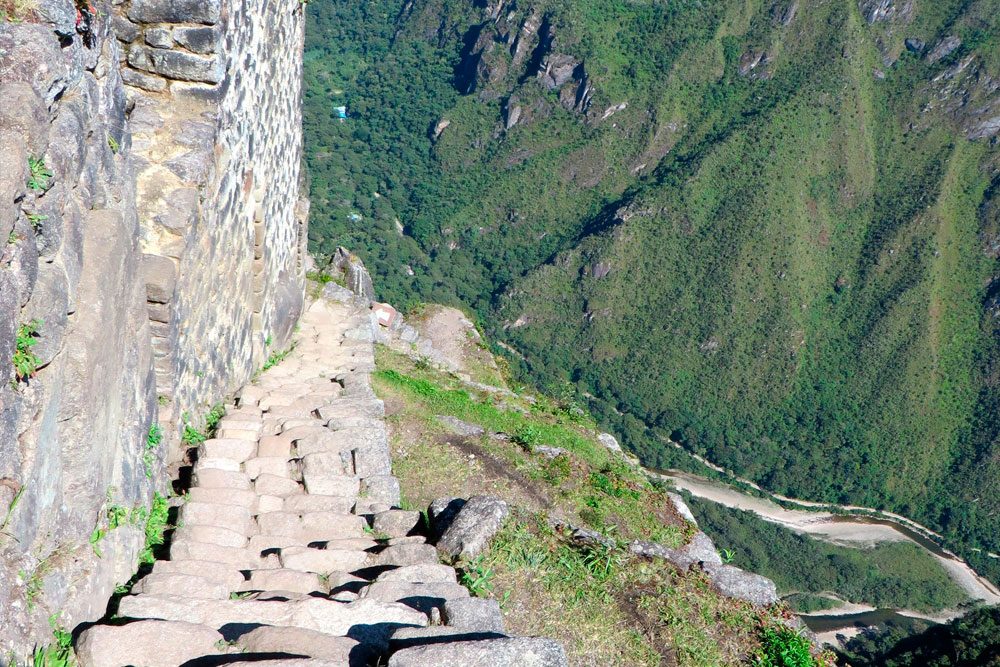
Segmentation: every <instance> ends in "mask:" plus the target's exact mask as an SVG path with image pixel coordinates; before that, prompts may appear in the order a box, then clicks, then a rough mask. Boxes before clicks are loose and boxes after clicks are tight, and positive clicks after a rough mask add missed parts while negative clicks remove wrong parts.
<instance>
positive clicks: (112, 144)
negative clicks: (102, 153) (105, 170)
mask: <svg viewBox="0 0 1000 667" xmlns="http://www.w3.org/2000/svg"><path fill="white" fill-rule="evenodd" d="M108 148H110V149H111V152H112V153H114V154H115V155H117V154H118V151H119V150H121V146H119V145H118V140H117V139H115V138H114V137H113V136H111V135H110V134H109V135H108Z"/></svg>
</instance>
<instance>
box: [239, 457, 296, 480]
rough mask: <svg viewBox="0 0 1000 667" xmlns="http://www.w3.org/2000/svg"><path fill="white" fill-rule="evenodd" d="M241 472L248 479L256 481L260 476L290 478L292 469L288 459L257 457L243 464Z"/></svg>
mask: <svg viewBox="0 0 1000 667" xmlns="http://www.w3.org/2000/svg"><path fill="white" fill-rule="evenodd" d="M243 470H244V471H245V472H246V474H247V477H249V478H250V479H257V478H258V477H260V476H261V475H274V476H275V477H289V478H290V477H291V476H292V469H291V465H290V464H289V462H288V459H287V458H285V457H282V456H258V457H256V458H252V459H248V460H246V461H244V462H243Z"/></svg>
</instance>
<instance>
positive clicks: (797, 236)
mask: <svg viewBox="0 0 1000 667" xmlns="http://www.w3.org/2000/svg"><path fill="white" fill-rule="evenodd" d="M309 11H310V20H311V25H310V26H309V30H308V31H307V34H308V37H307V53H306V61H307V62H306V84H307V90H306V102H305V104H306V135H307V147H308V163H309V169H310V172H311V177H312V197H313V203H314V207H313V211H314V214H313V219H312V223H311V231H310V233H311V236H312V238H311V241H312V244H313V249H314V252H317V253H324V252H331V251H332V249H333V247H334V246H335V245H337V244H348V245H350V246H351V247H352V248H354V249H356V250H357V251H358V253H359V254H360V255H362V257H363V259H364V260H365V262H366V263H367V264H368V266H369V267H371V268H372V269H373V270H374V271H377V272H378V274H379V275H380V280H379V281H378V282H379V284H380V289H381V292H382V294H381V295H382V296H383V297H384V298H386V299H388V300H391V301H393V302H394V303H396V304H398V305H405V304H412V303H415V302H418V301H434V302H441V303H451V304H464V305H465V306H466V307H467V308H468V309H470V310H473V311H474V312H475V313H477V314H478V316H479V317H480V319H481V321H482V322H483V324H484V325H485V326H487V328H489V329H491V330H492V333H493V334H494V335H495V336H497V337H499V338H502V339H504V340H505V341H506V342H507V343H509V344H510V345H512V346H513V348H514V349H516V350H517V353H518V356H514V355H511V356H510V358H511V361H512V362H513V363H515V365H518V366H519V367H520V369H521V370H522V371H523V372H524V373H525V374H526V377H530V378H532V379H533V381H535V382H536V383H538V384H540V385H546V386H550V387H558V388H560V389H561V390H563V391H568V392H572V393H575V394H577V395H580V396H587V397H589V398H590V399H591V406H590V407H591V410H592V411H593V412H594V413H595V414H597V415H598V416H599V418H600V419H602V421H604V422H605V424H606V425H607V426H609V427H611V428H613V429H614V430H615V431H616V432H617V433H618V434H619V435H621V436H622V438H623V439H624V441H625V443H626V444H627V445H628V446H629V447H630V448H631V449H632V450H634V451H635V452H637V453H638V454H640V455H641V456H642V458H643V459H644V461H645V462H646V463H647V464H649V465H660V466H667V465H678V461H679V459H677V458H676V457H677V456H678V454H677V453H676V450H674V448H672V447H670V446H669V445H666V444H664V441H665V440H666V439H673V440H675V441H677V442H679V443H681V444H682V445H683V446H684V447H685V448H687V449H688V450H689V451H693V452H696V453H699V454H702V455H704V456H706V457H707V458H709V459H710V460H712V461H713V462H715V463H718V464H719V465H722V466H724V467H726V468H729V469H731V470H733V471H735V472H737V473H739V474H741V475H743V476H746V477H749V478H752V479H753V480H755V481H758V482H759V483H761V484H762V485H764V486H765V487H767V488H768V489H770V490H773V491H776V492H780V493H784V494H788V495H792V496H796V497H800V498H808V499H813V500H824V501H831V502H841V503H851V504H856V505H866V506H872V507H884V508H887V509H890V510H893V511H896V512H901V513H903V514H906V515H908V516H910V517H911V518H914V519H917V520H919V521H921V522H923V523H926V524H927V525H929V526H931V527H933V528H935V529H938V530H940V531H942V532H943V533H945V535H946V536H947V538H948V541H949V544H950V546H952V547H955V548H959V549H960V550H961V551H962V553H963V555H965V556H967V557H969V558H970V559H971V561H972V562H973V564H974V565H976V566H977V567H978V568H979V569H981V570H982V571H984V572H986V573H988V574H991V575H992V576H993V578H994V579H995V580H1000V560H998V559H993V558H989V557H988V556H987V555H986V551H989V550H992V551H1000V420H998V419H997V418H996V415H997V414H998V410H1000V388H998V383H1000V344H998V342H1000V317H998V316H1000V281H998V280H997V278H998V277H1000V266H998V257H1000V197H998V196H997V193H998V191H1000V171H998V165H1000V148H998V138H997V136H998V133H1000V38H998V35H1000V25H998V22H1000V19H998V16H1000V1H998V0H939V1H935V2H931V1H929V0H861V1H860V2H858V1H857V0H836V1H831V0H777V1H776V0H718V1H713V2H699V1H696V0H674V1H670V0H667V1H641V0H640V1H629V0H530V1H516V2H507V1H506V0H490V1H489V2H483V1H473V0H408V1H407V0H345V1H342V2H316V3H311V4H310V8H309ZM341 105H344V106H346V107H347V116H348V117H347V118H346V119H345V120H344V121H343V122H338V120H337V115H338V114H337V110H336V107H338V106H341ZM977 549H982V550H983V551H976V550H977Z"/></svg>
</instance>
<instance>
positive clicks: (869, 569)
mask: <svg viewBox="0 0 1000 667" xmlns="http://www.w3.org/2000/svg"><path fill="white" fill-rule="evenodd" d="M685 500H686V502H687V503H688V506H689V507H690V508H691V511H692V512H693V513H694V515H695V518H696V519H698V525H699V526H700V527H701V529H702V530H704V531H705V532H706V533H707V534H708V536H709V537H711V538H712V539H713V540H714V541H715V542H716V544H718V545H719V547H720V548H723V549H727V550H728V551H729V552H731V553H732V557H733V564H734V565H736V566H738V567H742V568H744V569H746V570H750V571H751V572H757V573H758V574H762V575H764V576H765V577H767V578H768V579H770V580H772V581H773V582H774V583H775V585H776V586H777V587H778V593H779V594H780V595H782V596H783V597H784V596H789V595H790V594H794V593H812V594H814V595H811V596H796V597H795V598H793V599H792V600H790V602H791V604H792V606H793V607H795V606H796V604H795V602H796V601H799V600H801V601H805V602H808V603H811V604H810V605H809V607H813V609H810V608H808V607H807V608H803V607H804V605H801V604H800V605H797V606H798V607H799V609H800V610H801V611H810V610H816V608H817V607H818V608H824V607H819V606H818V604H817V603H818V602H819V600H817V597H818V596H817V595H815V594H818V593H834V594H835V595H837V596H838V597H840V598H841V599H843V600H846V601H848V602H853V603H855V604H868V605H871V606H874V607H878V608H882V609H884V608H889V609H914V610H917V611H923V612H932V611H940V610H941V609H954V608H956V607H958V606H959V605H961V604H962V603H964V602H967V601H968V596H966V595H965V593H963V592H962V590H961V589H960V588H958V587H957V586H956V585H955V584H954V583H953V582H952V581H951V579H950V578H949V577H948V574H947V573H946V572H945V571H944V570H943V569H942V568H941V566H940V565H939V564H938V563H937V561H935V560H934V558H933V557H932V556H930V555H929V554H928V553H927V552H926V551H924V550H923V549H922V548H920V547H918V546H917V545H915V544H911V543H909V542H891V543H888V544H881V545H879V546H876V547H873V548H871V549H853V548H849V547H841V546H837V545H833V544H828V543H826V542H820V541H819V540H815V539H813V538H811V537H808V536H806V535H800V534H798V533H795V532H792V531H791V530H789V529H787V528H785V527H783V526H779V525H777V524H773V523H769V522H767V521H764V520H763V519H761V518H759V517H757V516H756V515H754V514H753V513H751V512H744V511H742V510H734V509H729V508H727V507H725V506H723V505H719V504H717V503H713V502H710V501H705V500H698V499H696V498H690V497H689V498H686V499H685ZM830 606H832V605H829V604H827V605H826V608H829V607H830Z"/></svg>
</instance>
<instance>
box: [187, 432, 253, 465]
mask: <svg viewBox="0 0 1000 667" xmlns="http://www.w3.org/2000/svg"><path fill="white" fill-rule="evenodd" d="M256 451H257V443H256V441H253V440H239V439H236V438H229V439H223V438H211V439H209V440H206V441H205V442H203V443H201V452H200V456H201V457H204V458H207V459H213V458H218V459H230V460H233V461H236V462H237V463H242V462H243V461H246V460H247V459H248V458H250V457H251V456H253V455H254V454H255V453H256Z"/></svg>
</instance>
